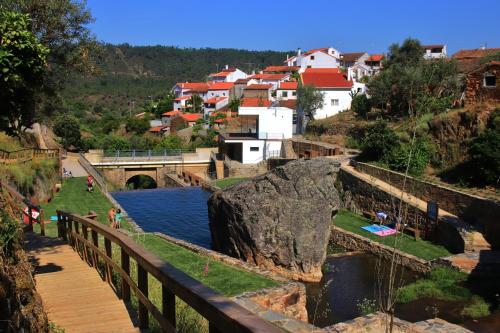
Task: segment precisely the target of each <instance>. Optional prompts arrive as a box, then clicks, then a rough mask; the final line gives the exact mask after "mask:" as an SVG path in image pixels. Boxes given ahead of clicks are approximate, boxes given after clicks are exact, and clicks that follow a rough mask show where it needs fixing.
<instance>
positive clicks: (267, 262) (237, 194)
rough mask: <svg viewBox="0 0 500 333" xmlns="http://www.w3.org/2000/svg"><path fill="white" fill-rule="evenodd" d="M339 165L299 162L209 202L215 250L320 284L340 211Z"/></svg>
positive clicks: (323, 161) (322, 160)
mask: <svg viewBox="0 0 500 333" xmlns="http://www.w3.org/2000/svg"><path fill="white" fill-rule="evenodd" d="M339 166H340V165H339V163H338V162H335V161H333V160H331V159H327V158H317V159H313V160H297V161H293V162H290V163H288V164H286V165H284V166H281V167H278V168H276V169H274V170H272V171H270V172H268V173H266V174H264V175H262V176H258V177H256V178H253V179H251V180H248V181H245V182H243V183H240V184H237V185H234V186H231V187H229V188H227V189H225V190H223V191H218V192H215V193H214V194H213V195H212V196H211V197H210V198H209V200H208V213H209V219H210V231H211V233H212V240H213V246H214V249H215V250H218V251H220V252H223V253H226V254H228V255H231V256H233V257H237V258H241V259H244V260H246V261H249V262H253V263H255V264H257V265H259V266H262V267H265V268H267V269H269V270H272V271H275V272H278V273H280V274H283V275H286V276H288V277H289V278H292V279H296V280H302V281H319V280H320V279H321V277H322V273H321V266H322V264H323V262H324V260H325V257H326V248H327V245H328V240H329V237H330V226H331V221H332V218H333V216H334V215H335V213H336V212H337V210H338V208H339V207H340V203H339V196H338V193H337V190H336V189H335V186H334V183H335V180H336V178H337V173H338V170H339Z"/></svg>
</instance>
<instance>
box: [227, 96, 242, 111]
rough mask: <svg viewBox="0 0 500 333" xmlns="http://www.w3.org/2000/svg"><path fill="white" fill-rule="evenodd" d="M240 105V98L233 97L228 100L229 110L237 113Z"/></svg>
mask: <svg viewBox="0 0 500 333" xmlns="http://www.w3.org/2000/svg"><path fill="white" fill-rule="evenodd" d="M240 105H241V99H239V98H233V99H231V100H230V101H229V104H228V107H229V109H230V110H231V112H234V113H238V109H239V108H240Z"/></svg>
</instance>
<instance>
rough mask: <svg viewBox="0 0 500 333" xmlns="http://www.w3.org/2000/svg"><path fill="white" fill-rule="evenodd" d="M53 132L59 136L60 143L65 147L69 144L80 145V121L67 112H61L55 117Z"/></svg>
mask: <svg viewBox="0 0 500 333" xmlns="http://www.w3.org/2000/svg"><path fill="white" fill-rule="evenodd" d="M53 130H54V133H55V135H57V136H58V137H60V138H61V143H62V145H63V146H64V148H65V149H68V148H69V147H70V146H73V147H79V145H80V139H81V135H80V123H79V122H78V119H76V118H75V117H74V116H72V115H69V114H63V115H60V116H59V117H57V118H56V121H55V123H54V128H53Z"/></svg>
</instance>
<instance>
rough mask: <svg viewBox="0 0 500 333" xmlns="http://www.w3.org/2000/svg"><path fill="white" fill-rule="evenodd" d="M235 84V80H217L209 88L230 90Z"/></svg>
mask: <svg viewBox="0 0 500 333" xmlns="http://www.w3.org/2000/svg"><path fill="white" fill-rule="evenodd" d="M233 86H234V83H233V82H216V83H214V84H212V85H211V86H210V88H208V90H229V89H231V88H232V87H233Z"/></svg>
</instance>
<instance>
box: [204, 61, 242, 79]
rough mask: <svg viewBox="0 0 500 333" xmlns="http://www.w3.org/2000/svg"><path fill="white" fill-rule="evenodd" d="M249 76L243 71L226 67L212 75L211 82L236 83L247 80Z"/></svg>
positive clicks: (210, 76)
mask: <svg viewBox="0 0 500 333" xmlns="http://www.w3.org/2000/svg"><path fill="white" fill-rule="evenodd" d="M247 76H248V75H247V73H245V72H243V71H242V70H240V69H238V68H233V67H229V66H228V65H226V67H225V68H224V69H223V70H222V71H220V72H218V73H213V74H210V75H209V80H211V81H215V82H235V81H236V80H238V79H245V78H246V77H247Z"/></svg>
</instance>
